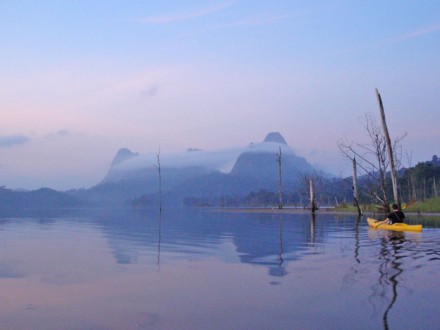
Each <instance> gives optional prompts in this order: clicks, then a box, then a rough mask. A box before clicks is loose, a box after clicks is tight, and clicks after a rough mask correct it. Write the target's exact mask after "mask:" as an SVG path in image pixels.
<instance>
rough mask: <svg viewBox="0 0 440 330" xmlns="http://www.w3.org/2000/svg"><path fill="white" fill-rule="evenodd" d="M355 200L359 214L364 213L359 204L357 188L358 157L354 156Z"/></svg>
mask: <svg viewBox="0 0 440 330" xmlns="http://www.w3.org/2000/svg"><path fill="white" fill-rule="evenodd" d="M353 202H354V206H356V208H357V211H358V214H359V216H361V215H362V212H361V208H360V206H359V196H358V188H357V168H356V157H354V158H353Z"/></svg>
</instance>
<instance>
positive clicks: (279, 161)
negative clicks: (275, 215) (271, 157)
mask: <svg viewBox="0 0 440 330" xmlns="http://www.w3.org/2000/svg"><path fill="white" fill-rule="evenodd" d="M276 161H277V163H278V208H279V209H282V208H283V196H282V184H281V147H279V149H278V152H277V157H276Z"/></svg>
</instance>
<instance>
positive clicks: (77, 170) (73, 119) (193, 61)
mask: <svg viewBox="0 0 440 330" xmlns="http://www.w3.org/2000/svg"><path fill="white" fill-rule="evenodd" d="M439 54H440V3H438V2H435V1H417V2H415V1H409V0H404V1H365V2H353V1H287V0H286V1H284V0H280V1H276V2H274V1H247V0H235V1H234V0H231V1H221V0H220V1H185V2H181V1H166V2H162V1H161V2H157V1H130V2H121V1H116V0H110V1H92V2H90V1H74V2H69V1H63V2H60V1H44V0H43V1H38V2H37V1H35V2H32V1H3V2H1V3H0V70H1V72H2V74H1V75H0V108H1V114H2V120H1V123H0V185H5V186H7V187H11V188H28V189H35V188H38V187H43V186H45V187H51V188H55V189H61V190H63V189H69V188H81V187H90V186H92V185H94V184H96V183H98V182H99V181H100V180H101V179H102V178H103V177H104V175H105V174H106V172H107V170H108V167H109V165H110V162H111V160H112V158H113V156H114V155H115V154H116V152H117V151H118V149H120V148H122V147H126V148H129V149H130V150H132V151H134V152H139V153H143V154H146V153H156V152H157V150H158V148H159V146H160V148H161V152H162V153H175V152H183V151H185V150H186V149H187V148H190V147H192V148H200V149H203V150H217V149H227V148H235V147H240V146H246V145H247V144H249V143H250V142H260V141H262V140H263V138H264V137H265V136H266V134H267V133H269V132H271V131H278V132H280V133H281V134H282V135H283V136H284V138H285V139H286V140H287V142H288V144H289V145H290V146H291V147H292V148H293V150H294V151H295V152H296V153H297V154H298V155H300V156H302V157H305V158H306V159H307V160H308V161H309V162H310V163H312V164H313V165H318V166H319V167H321V168H322V169H324V170H326V171H328V172H331V173H333V174H335V175H350V164H348V163H347V161H346V160H344V159H343V158H342V156H341V155H340V153H339V151H338V148H337V141H338V140H339V139H340V138H348V139H352V140H355V141H359V142H365V141H367V138H366V136H365V132H364V131H363V126H362V123H361V120H362V118H363V117H364V115H365V113H367V112H368V113H372V114H373V116H375V117H376V118H378V105H377V100H376V96H375V88H378V89H379V91H380V93H381V95H382V98H383V102H384V106H385V110H386V115H387V121H388V126H389V128H390V131H391V134H392V136H394V137H396V136H398V135H401V134H403V133H404V132H407V133H408V136H407V137H406V138H405V139H404V140H403V141H402V144H403V147H404V150H405V153H408V154H411V155H412V157H411V161H412V165H414V164H415V163H417V162H418V161H425V160H429V159H431V157H432V155H434V154H438V153H439V152H440V150H439V141H440V130H439V129H438V125H439V123H440V111H439V104H440V102H439V101H440V93H439V91H440V80H439V79H438V77H439V76H440V56H439ZM405 161H406V160H405ZM404 163H405V162H404ZM404 165H408V164H404Z"/></svg>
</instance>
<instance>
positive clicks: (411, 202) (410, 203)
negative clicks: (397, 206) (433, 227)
mask: <svg viewBox="0 0 440 330" xmlns="http://www.w3.org/2000/svg"><path fill="white" fill-rule="evenodd" d="M415 202H416V199H415V198H413V199H411V200H410V201H409V202H408V203H406V205H405V206H404V207H402V210H404V209H406V208H407V207H408V206H411V205H412V204H414V203H415Z"/></svg>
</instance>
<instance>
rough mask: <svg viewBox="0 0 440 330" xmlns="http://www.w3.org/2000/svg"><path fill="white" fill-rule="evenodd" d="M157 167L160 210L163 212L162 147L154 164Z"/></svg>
mask: <svg viewBox="0 0 440 330" xmlns="http://www.w3.org/2000/svg"><path fill="white" fill-rule="evenodd" d="M154 166H155V167H156V168H157V174H158V177H159V212H160V213H162V173H161V168H160V148H159V152H158V153H157V165H154Z"/></svg>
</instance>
